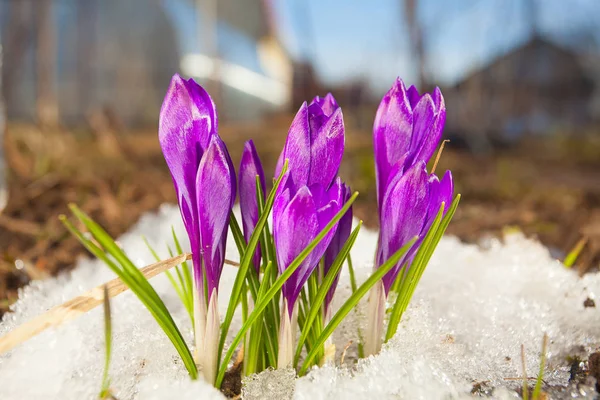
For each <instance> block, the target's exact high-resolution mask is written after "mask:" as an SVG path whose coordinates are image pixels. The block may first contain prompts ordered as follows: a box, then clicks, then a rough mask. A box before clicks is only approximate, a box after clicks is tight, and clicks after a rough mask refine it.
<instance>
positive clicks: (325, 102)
mask: <svg viewBox="0 0 600 400" xmlns="http://www.w3.org/2000/svg"><path fill="white" fill-rule="evenodd" d="M310 104H317V105H318V106H319V107H321V109H322V110H323V113H324V114H325V115H326V116H330V115H331V114H333V112H334V111H335V110H337V109H338V108H340V106H338V103H337V101H335V98H334V97H333V95H332V94H331V93H327V95H326V96H325V97H319V96H316V97H315V98H314V99H313V101H311V103H310Z"/></svg>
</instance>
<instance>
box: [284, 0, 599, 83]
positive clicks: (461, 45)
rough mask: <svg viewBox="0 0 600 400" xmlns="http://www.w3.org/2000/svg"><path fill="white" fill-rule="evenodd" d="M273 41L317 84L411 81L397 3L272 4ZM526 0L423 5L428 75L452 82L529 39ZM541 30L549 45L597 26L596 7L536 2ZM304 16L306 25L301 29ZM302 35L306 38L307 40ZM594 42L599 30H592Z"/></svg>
mask: <svg viewBox="0 0 600 400" xmlns="http://www.w3.org/2000/svg"><path fill="white" fill-rule="evenodd" d="M274 4H275V8H276V13H277V16H278V25H279V34H280V36H281V38H282V40H283V43H284V44H285V46H286V48H287V49H288V50H289V51H290V53H291V54H292V56H294V57H296V58H299V59H309V60H312V61H313V63H314V64H315V66H316V68H317V71H318V73H319V75H320V77H321V78H322V79H324V80H326V81H328V82H341V81H343V80H347V79H352V78H355V77H358V76H364V77H366V78H368V80H369V81H370V82H371V83H372V86H373V89H374V90H375V91H381V90H384V89H385V88H386V87H388V86H390V84H391V82H393V79H394V77H396V76H401V77H403V78H404V79H405V80H407V81H409V82H414V81H415V78H416V71H415V67H414V65H413V63H412V62H411V59H410V52H409V42H408V34H407V33H408V32H407V30H406V25H405V22H404V6H403V1H402V0H371V1H358V0H274ZM524 4H525V1H524V0H421V1H419V19H420V21H421V23H422V25H423V26H424V27H425V43H426V52H427V59H428V66H429V68H428V72H429V74H430V76H431V78H433V79H434V80H435V81H437V82H439V83H452V82H455V81H456V80H458V79H460V77H462V76H464V75H466V74H467V73H468V72H469V71H471V70H472V69H475V68H477V67H478V66H480V65H482V64H485V63H487V62H489V60H490V59H492V58H494V57H496V56H498V55H500V54H502V53H504V52H506V51H509V50H510V49H511V48H514V47H515V46H517V45H518V44H519V43H522V42H524V41H526V40H527V39H528V37H529V36H530V30H529V24H528V23H527V21H528V18H527V14H526V8H525V7H524ZM536 4H537V7H536V9H537V13H536V15H537V24H538V28H539V31H541V32H542V33H543V34H545V35H547V36H549V37H550V38H557V40H559V38H560V37H561V36H563V35H565V34H568V33H569V32H570V31H572V30H573V29H574V28H575V27H577V26H583V25H586V26H591V25H595V26H597V27H598V26H600V1H598V0H569V1H564V0H537V2H536ZM305 15H308V19H309V20H310V23H309V24H307V22H306V21H307V18H306V17H305ZM306 32H309V34H308V35H307V34H306ZM596 38H597V39H600V28H598V29H596Z"/></svg>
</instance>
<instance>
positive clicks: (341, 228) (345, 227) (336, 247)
mask: <svg viewBox="0 0 600 400" xmlns="http://www.w3.org/2000/svg"><path fill="white" fill-rule="evenodd" d="M349 199H350V188H349V187H348V186H347V185H345V184H344V185H343V195H342V203H345V202H347V201H348V200H349ZM342 205H343V204H342ZM351 230H352V207H351V208H350V209H348V211H346V214H344V216H343V217H342V219H340V222H339V223H338V227H337V230H336V231H335V234H334V235H333V238H332V239H331V242H330V243H329V246H328V247H327V250H326V251H325V255H324V256H323V265H324V275H326V274H327V273H328V272H329V269H330V268H331V266H332V264H333V261H334V260H335V258H336V257H337V256H338V254H339V253H340V251H341V250H342V247H344V244H345V243H346V241H347V240H348V237H349V236H350V231H351ZM339 278H340V275H339V273H338V275H337V276H336V277H335V280H334V282H333V284H332V285H331V288H330V289H329V291H328V292H327V295H326V296H325V314H327V309H328V308H329V304H330V303H331V300H332V299H333V295H334V293H335V289H336V287H337V284H338V281H339Z"/></svg>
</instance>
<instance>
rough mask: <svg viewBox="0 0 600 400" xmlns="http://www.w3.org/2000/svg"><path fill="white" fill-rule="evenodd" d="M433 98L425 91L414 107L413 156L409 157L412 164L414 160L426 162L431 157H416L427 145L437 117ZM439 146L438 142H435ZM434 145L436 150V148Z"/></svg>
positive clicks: (411, 146) (411, 143)
mask: <svg viewBox="0 0 600 400" xmlns="http://www.w3.org/2000/svg"><path fill="white" fill-rule="evenodd" d="M434 107H435V106H434V104H433V99H432V98H431V96H430V95H429V94H428V93H425V94H424V95H423V97H421V100H419V102H418V103H417V105H416V106H415V107H414V108H413V130H412V136H411V142H410V151H411V153H412V154H411V157H410V158H409V159H410V161H409V163H410V164H413V162H412V161H413V160H414V161H417V160H423V161H425V162H426V163H427V162H428V161H429V159H422V158H416V157H417V156H418V155H419V154H420V152H421V148H422V147H423V146H427V144H428V143H429V139H430V138H429V132H430V130H431V126H432V125H433V120H434V117H435V110H434ZM435 146H437V143H436V144H435ZM435 146H434V150H435Z"/></svg>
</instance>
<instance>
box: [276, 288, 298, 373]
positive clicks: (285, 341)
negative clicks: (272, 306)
mask: <svg viewBox="0 0 600 400" xmlns="http://www.w3.org/2000/svg"><path fill="white" fill-rule="evenodd" d="M296 323H297V321H296V310H295V308H294V311H293V312H292V316H291V317H290V314H289V312H288V305H287V300H286V299H284V300H283V307H282V308H281V323H280V325H279V353H278V355H277V368H279V369H284V368H289V367H291V366H292V364H293V362H294V333H295V332H296V330H295V327H296Z"/></svg>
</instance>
